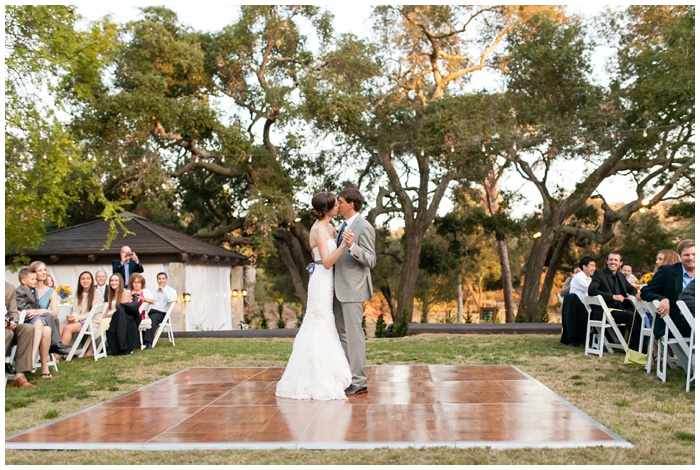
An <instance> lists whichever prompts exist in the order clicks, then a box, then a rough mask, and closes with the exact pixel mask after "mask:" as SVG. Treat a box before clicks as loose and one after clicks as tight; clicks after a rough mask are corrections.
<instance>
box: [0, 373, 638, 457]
mask: <svg viewBox="0 0 700 470" xmlns="http://www.w3.org/2000/svg"><path fill="white" fill-rule="evenodd" d="M283 370H284V369H283V368H252V367H240V368H223V367H222V368H198V367H196V368H190V369H185V370H183V371H181V372H178V373H177V374H174V375H172V376H170V377H166V378H164V379H162V380H159V381H158V382H155V383H153V384H151V385H148V386H145V387H142V388H140V389H138V390H136V391H134V392H131V393H128V394H126V395H124V396H121V397H118V398H115V399H113V400H110V401H108V402H105V403H102V404H99V405H96V406H93V407H91V408H88V409H86V410H83V411H81V412H78V413H75V414H73V415H71V416H67V417H64V418H61V419H58V420H56V421H53V422H50V423H47V424H45V425H42V426H39V427H36V428H33V429H30V430H28V431H25V432H22V433H19V434H16V435H14V436H10V437H8V438H7V439H6V442H5V448H6V449H132V450H189V449H273V448H287V449H299V448H307V449H371V448H378V447H400V448H404V447H426V446H448V447H486V446H489V447H492V448H518V447H549V448H562V447H584V446H619V447H631V444H629V443H628V442H627V441H625V440H624V439H622V438H620V437H619V436H617V435H615V434H614V433H613V432H611V431H610V430H608V429H607V428H605V427H604V426H603V425H601V424H599V423H597V422H596V421H594V420H593V419H591V418H590V417H589V416H587V415H586V414H584V413H583V412H582V411H580V410H578V409H576V408H575V407H574V406H573V405H571V404H570V403H568V402H567V401H565V400H564V399H562V398H561V397H559V396H558V395H556V394H555V393H554V392H552V391H551V390H549V389H548V388H547V387H545V386H544V385H542V384H541V383H540V382H538V381H537V380H535V379H534V378H532V377H530V376H528V375H527V374H525V373H524V372H522V371H521V370H519V369H518V368H516V367H513V366H467V365H462V366H448V365H387V366H368V367H367V376H368V379H369V384H368V389H369V393H367V394H364V395H358V396H355V397H351V398H349V399H347V400H335V401H325V402H323V401H314V400H290V399H282V398H276V397H275V386H276V384H277V380H279V378H280V377H281V375H282V371H283Z"/></svg>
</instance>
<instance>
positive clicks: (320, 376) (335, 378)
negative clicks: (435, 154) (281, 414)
mask: <svg viewBox="0 0 700 470" xmlns="http://www.w3.org/2000/svg"><path fill="white" fill-rule="evenodd" d="M363 204H364V197H362V194H361V193H360V191H358V190H357V189H355V188H346V189H343V190H342V191H341V192H340V194H339V195H338V198H337V199H336V197H335V195H334V194H333V193H318V194H316V195H314V197H313V198H312V199H311V205H312V207H313V209H312V210H311V216H312V217H313V218H314V219H316V222H314V224H313V226H312V227H311V232H310V233H309V245H310V246H311V249H312V251H313V255H314V263H313V265H312V266H311V268H313V269H309V270H310V271H312V274H311V276H310V278H309V288H308V294H307V303H306V314H305V315H304V320H303V322H302V324H301V327H300V328H299V332H298V333H297V336H296V338H295V339H294V346H293V347H292V354H291V356H290V357H289V362H288V363H287V367H286V369H285V371H284V374H283V375H282V378H281V379H280V381H279V382H278V383H277V391H276V393H275V395H276V396H278V397H282V398H296V399H315V400H335V399H343V398H345V397H346V396H351V395H358V394H361V393H367V375H366V373H365V362H366V360H365V333H364V331H363V329H362V314H363V311H364V307H363V304H364V302H365V301H367V300H370V299H371V298H372V276H371V274H370V269H372V268H373V267H374V265H375V264H376V263H377V255H376V253H375V249H374V239H375V234H374V228H373V227H372V225H370V223H369V222H367V221H366V220H365V219H364V217H362V215H361V214H360V213H359V212H360V210H361V209H362V205H363ZM337 215H340V216H341V217H343V218H344V219H345V221H344V222H343V225H342V226H341V228H340V232H339V233H338V234H336V231H335V228H334V227H333V225H332V224H331V223H330V222H331V219H332V218H333V217H335V216H337Z"/></svg>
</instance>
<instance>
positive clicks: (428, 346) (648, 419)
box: [5, 335, 695, 465]
mask: <svg viewBox="0 0 700 470" xmlns="http://www.w3.org/2000/svg"><path fill="white" fill-rule="evenodd" d="M291 349H292V340H291V339H282V338H271V339H239V338H227V339H219V338H217V339H178V340H177V347H174V348H173V347H171V346H170V345H169V344H168V343H167V341H166V342H162V340H161V342H160V343H159V345H158V347H157V348H156V349H154V350H152V351H137V352H135V353H134V354H133V355H130V356H127V357H125V356H121V357H108V358H106V359H100V360H99V362H94V361H93V360H92V359H87V358H86V359H76V360H73V361H71V362H61V363H60V364H59V369H60V370H59V372H58V373H54V374H53V375H54V378H53V379H51V380H42V379H41V378H37V377H33V376H30V377H29V379H30V381H31V382H32V383H34V384H35V385H37V387H36V388H34V389H13V388H9V387H8V388H6V389H5V435H6V436H8V435H11V434H16V433H18V432H20V431H23V430H26V429H28V428H31V427H34V426H37V425H40V424H43V423H46V422H48V421H51V420H54V419H57V418H59V417H62V416H66V415H68V414H71V413H75V412H76V411H79V410H82V409H85V408H87V407H89V406H94V405H96V404H98V403H101V402H103V401H105V400H108V399H111V398H114V397H117V396H120V395H123V394H125V393H128V392H130V391H132V390H135V389H137V388H139V387H141V386H144V385H147V384H149V383H152V382H154V381H157V380H160V379H162V378H163V377H166V376H168V375H171V374H174V373H176V372H178V371H180V370H183V369H185V368H187V367H195V366H204V367H220V366H230V367H243V366H251V367H264V366H284V365H285V363H286V360H287V358H288V356H289V354H290V352H291ZM623 359H624V358H623V356H622V355H621V354H605V355H604V356H603V358H602V359H600V358H598V357H593V356H585V355H584V354H583V350H582V349H580V348H573V347H570V346H564V345H562V344H560V343H559V338H558V337H556V336H552V335H468V336H451V335H445V336H442V335H420V336H411V337H406V338H392V339H370V340H368V342H367V363H368V364H371V365H379V364H494V365H496V364H510V365H514V366H517V367H518V368H520V369H521V370H522V371H523V372H525V373H526V374H528V375H530V376H532V377H534V378H535V379H537V380H538V381H540V382H542V383H543V384H544V385H545V386H547V387H549V388H550V389H551V390H553V391H554V392H556V393H557V394H559V395H560V396H562V397H563V398H564V399H566V400H567V401H569V402H571V403H572V404H573V405H574V406H576V407H577V408H579V409H581V410H582V411H583V412H585V413H586V414H588V415H590V416H591V417H592V418H593V419H595V420H596V421H598V422H600V423H601V424H603V425H604V426H606V427H607V428H609V429H610V430H612V431H613V432H615V433H616V434H618V435H620V436H621V437H623V438H624V439H626V440H627V441H629V442H630V443H632V445H634V448H633V449H621V448H600V447H599V448H581V449H513V450H493V449H450V448H428V449H387V448H384V449H374V450H328V451H310V450H298V451H290V450H265V451H252V450H241V451H188V452H177V451H170V452H143V451H115V450H102V451H20V450H6V451H5V463H6V464H8V465H30V464H40V465H49V464H58V465H74V464H81V465H105V464H113V463H114V462H119V463H120V464H124V465H139V464H161V465H183V464H190V465H216V464H230V465H254V464H258V465H266V464H270V465H272V464H275V465H314V464H315V465H322V464H325V465H339V464H346V465H393V464H406V463H410V464H414V465H453V464H484V465H486V464H489V465H498V464H501V465H508V464H519V465H525V464H532V465H542V464H551V465H563V464H598V465H606V464H609V465H617V464H625V465H637V464H643V465H655V464H682V465H692V464H693V463H694V462H695V449H694V443H695V395H694V393H689V394H687V393H685V373H684V371H682V370H670V371H669V374H668V380H667V382H666V383H665V384H663V383H661V381H659V380H658V379H656V378H655V376H654V375H653V374H651V375H647V374H646V373H645V372H644V371H643V370H641V369H639V368H637V367H630V366H625V365H624V364H623V363H622V361H623ZM659 443H663V445H660V444H659Z"/></svg>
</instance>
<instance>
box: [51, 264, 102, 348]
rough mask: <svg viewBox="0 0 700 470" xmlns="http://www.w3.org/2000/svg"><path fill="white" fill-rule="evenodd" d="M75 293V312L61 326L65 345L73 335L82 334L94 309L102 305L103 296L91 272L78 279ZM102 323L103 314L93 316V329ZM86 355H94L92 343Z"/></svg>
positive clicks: (81, 275) (85, 272)
mask: <svg viewBox="0 0 700 470" xmlns="http://www.w3.org/2000/svg"><path fill="white" fill-rule="evenodd" d="M75 292H76V295H75V298H74V299H73V312H72V314H71V315H68V316H66V323H64V324H62V325H61V339H62V340H63V342H64V343H65V344H68V343H70V342H71V338H72V337H73V333H80V330H81V329H82V328H83V325H84V324H85V320H86V319H87V317H88V315H89V314H90V311H91V310H92V307H93V306H95V305H98V304H101V303H102V296H101V295H99V294H98V293H97V289H96V288H95V280H94V279H93V278H92V274H91V273H90V272H89V271H83V272H82V273H80V276H79V277H78V287H76V289H75ZM101 321H102V314H99V315H95V316H93V318H92V326H93V328H97V327H98V326H100V322H101ZM85 355H86V356H92V355H93V351H92V342H90V346H89V347H88V350H87V352H86V353H85Z"/></svg>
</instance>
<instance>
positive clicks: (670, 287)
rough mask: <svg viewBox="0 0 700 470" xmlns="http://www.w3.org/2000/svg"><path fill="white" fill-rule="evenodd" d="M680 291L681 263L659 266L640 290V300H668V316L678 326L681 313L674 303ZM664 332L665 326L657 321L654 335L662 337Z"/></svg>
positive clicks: (681, 281)
mask: <svg viewBox="0 0 700 470" xmlns="http://www.w3.org/2000/svg"><path fill="white" fill-rule="evenodd" d="M681 291H683V265H682V264H681V263H676V264H667V265H664V266H661V267H660V268H659V270H658V271H656V274H654V277H652V278H651V282H649V284H647V285H646V286H644V287H643V288H642V300H646V301H647V302H652V301H654V300H663V299H668V301H669V304H670V307H671V308H670V312H669V315H670V316H671V320H673V322H674V323H675V324H676V325H678V324H679V323H678V319H679V318H680V316H681V313H680V309H679V308H678V305H677V304H676V301H677V300H678V296H679V295H680V293H681ZM659 320H660V319H659ZM665 331H666V324H665V323H664V322H663V321H657V322H656V325H655V326H654V335H655V336H656V337H660V336H663V334H664V332H665Z"/></svg>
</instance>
